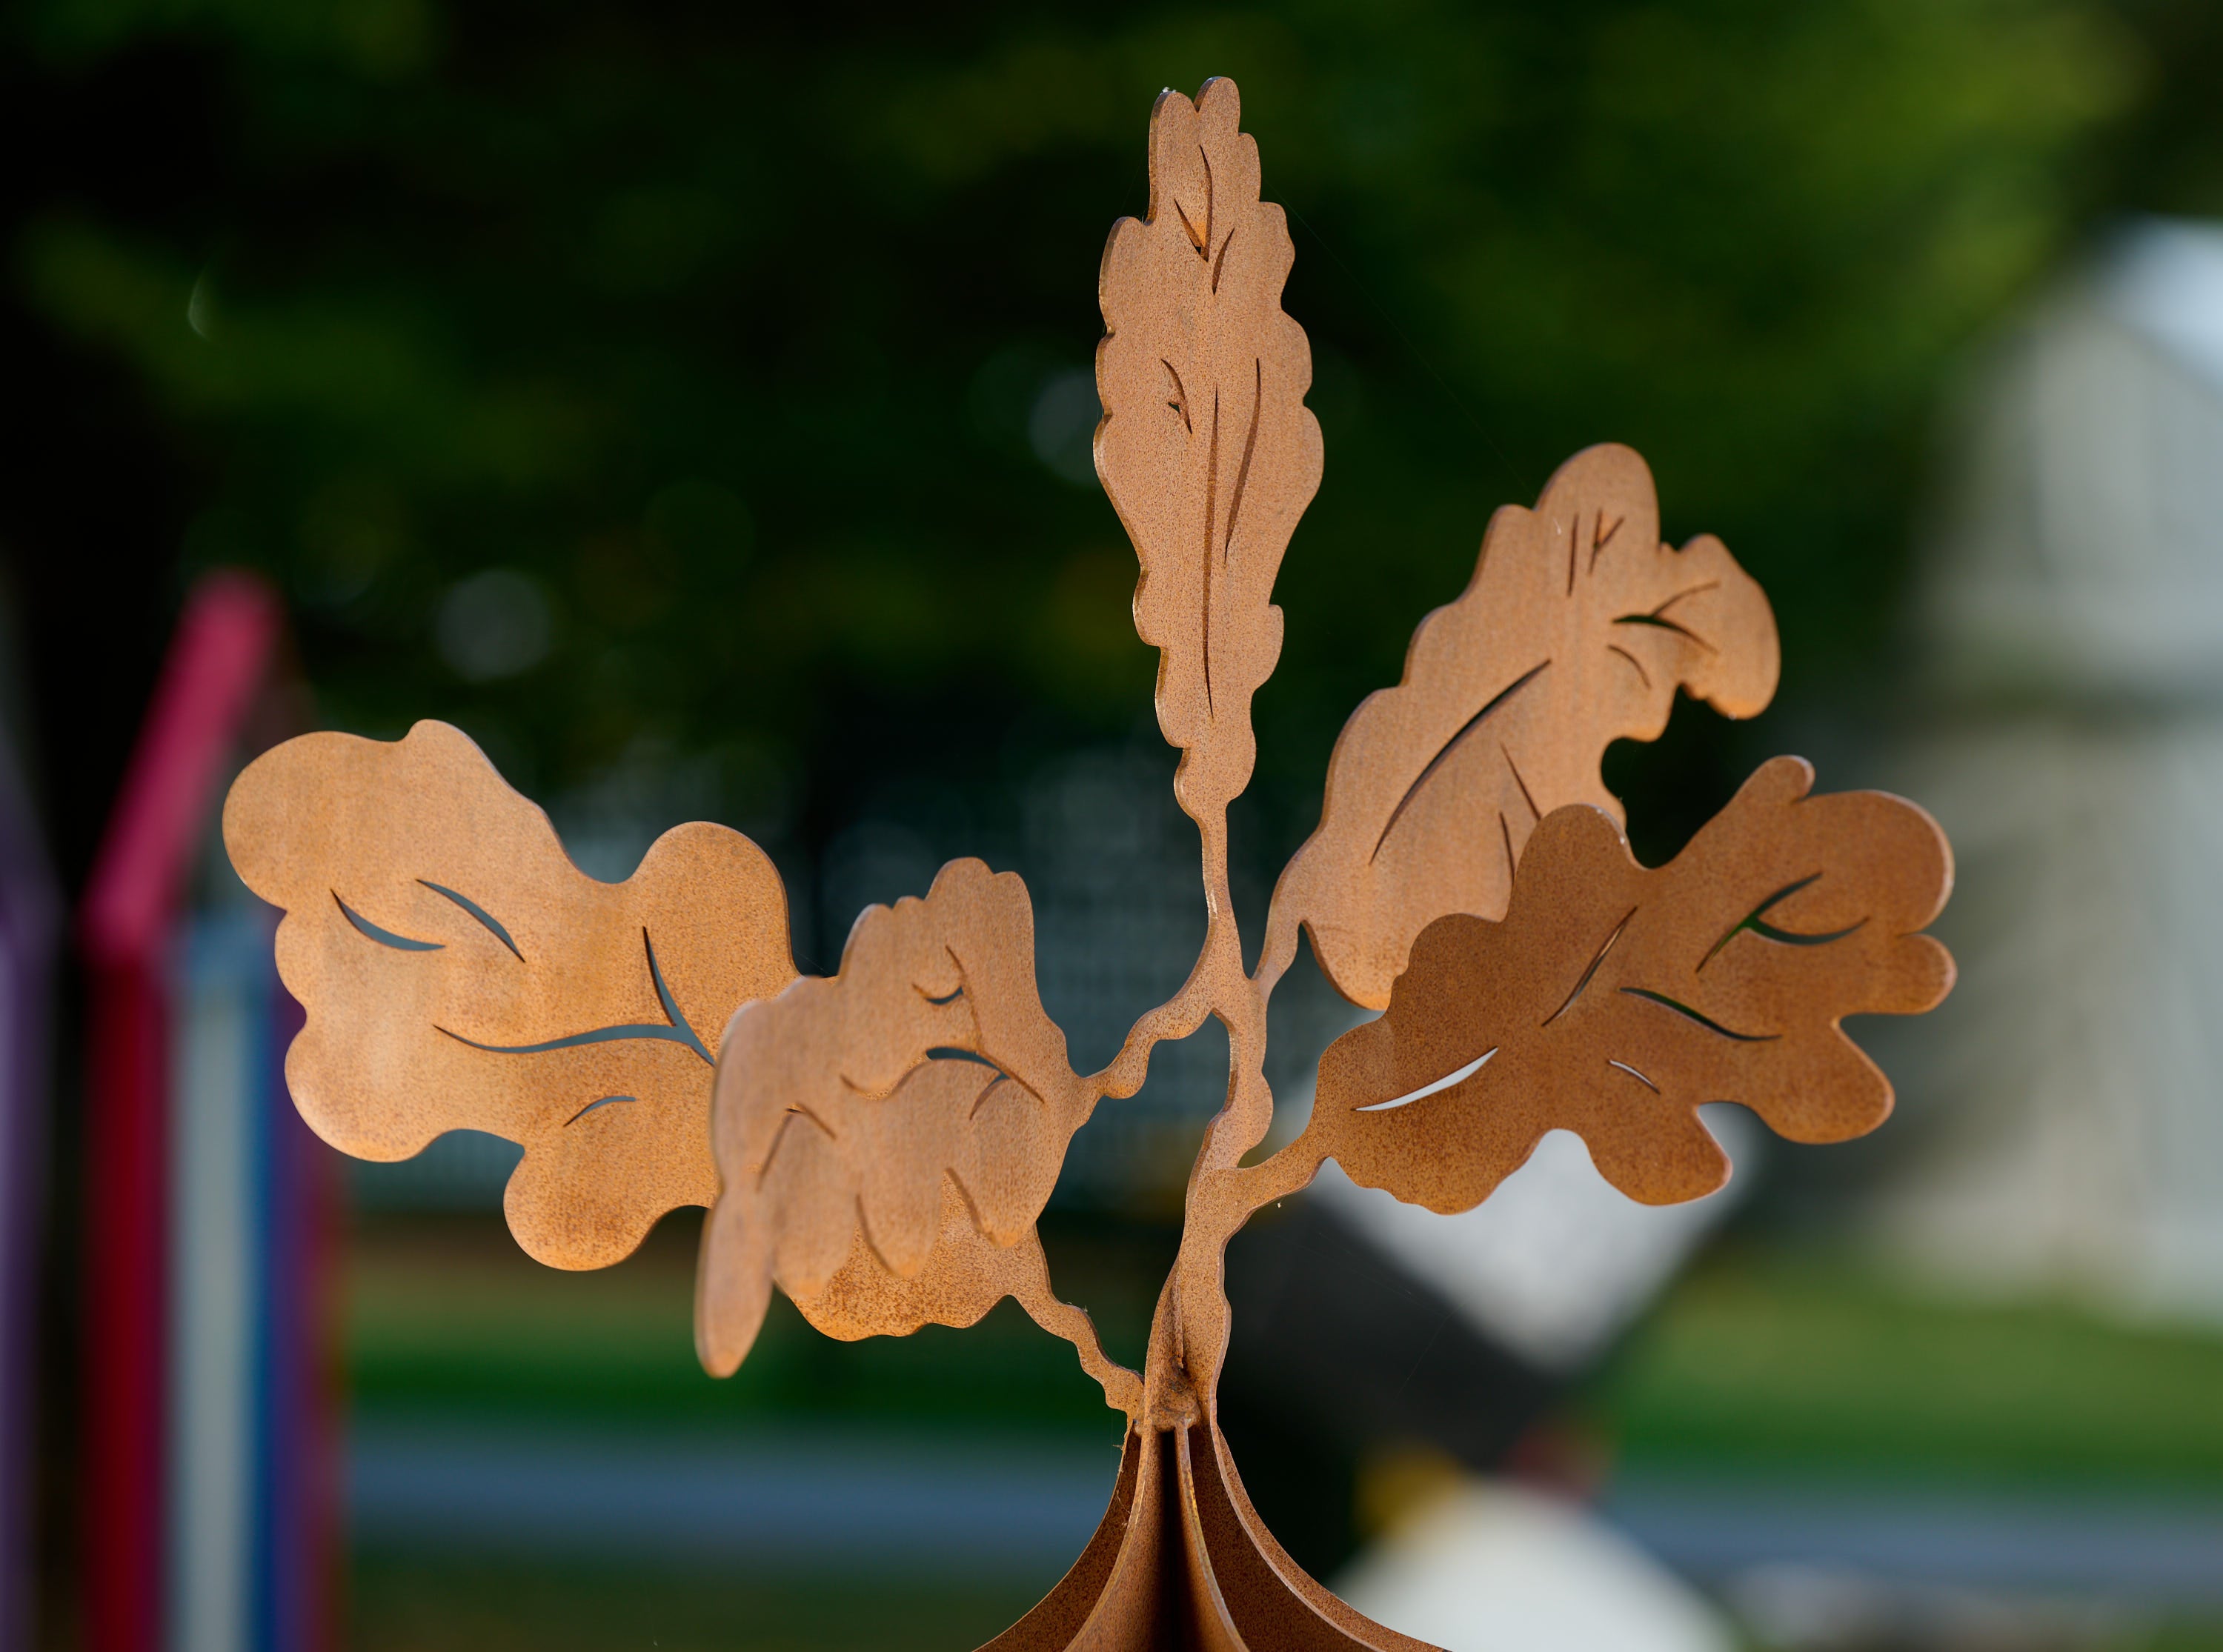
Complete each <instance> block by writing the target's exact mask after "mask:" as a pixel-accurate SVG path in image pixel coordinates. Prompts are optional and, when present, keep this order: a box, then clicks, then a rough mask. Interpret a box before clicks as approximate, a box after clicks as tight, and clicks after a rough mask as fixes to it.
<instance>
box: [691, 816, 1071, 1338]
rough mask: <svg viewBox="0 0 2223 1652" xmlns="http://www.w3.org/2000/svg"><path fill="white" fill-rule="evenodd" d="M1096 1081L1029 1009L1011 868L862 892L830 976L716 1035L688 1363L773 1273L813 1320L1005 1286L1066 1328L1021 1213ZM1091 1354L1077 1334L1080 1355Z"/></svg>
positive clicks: (912, 1318) (764, 1293)
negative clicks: (874, 898)
mask: <svg viewBox="0 0 2223 1652" xmlns="http://www.w3.org/2000/svg"><path fill="white" fill-rule="evenodd" d="M1098 1099H1099V1091H1098V1090H1097V1089H1096V1088H1095V1087H1094V1086H1093V1084H1091V1083H1090V1082H1089V1081H1088V1080H1086V1079H1084V1078H1081V1077H1078V1076H1077V1075H1075V1074H1074V1071H1073V1070H1072V1069H1071V1067H1070V1066H1068V1065H1067V1058H1066V1046H1065V1035H1064V1033H1061V1032H1060V1031H1059V1030H1058V1028H1057V1026H1056V1024H1055V1022H1054V1021H1051V1020H1050V1019H1049V1015H1048V1014H1045V1013H1044V1012H1043V1009H1042V1000H1041V998H1040V996H1038V994H1037V992H1036V987H1035V977H1034V914H1033V909H1032V908H1031V906H1030V903H1029V901H1028V899H1027V891H1026V885H1025V884H1024V883H1022V882H1021V881H1020V879H1019V878H1018V876H1017V875H1016V874H1014V873H1010V872H1005V873H1002V874H993V873H991V872H990V871H989V870H988V869H987V868H986V866H985V865H983V864H981V863H980V862H979V861H977V860H957V861H952V862H951V863H950V864H948V865H947V866H945V867H943V868H942V870H941V873H940V875H939V876H936V877H935V880H934V886H933V888H932V889H929V891H928V893H927V895H926V897H925V899H923V900H918V899H905V900H903V901H897V903H896V904H895V906H894V907H893V908H888V907H872V908H866V911H865V913H864V914H863V915H862V916H860V918H859V919H858V920H857V923H856V926H855V927H854V928H853V929H852V930H851V932H850V934H849V940H848V944H847V946H846V947H845V948H844V949H843V951H842V954H841V972H840V973H839V974H837V975H834V976H833V977H824V978H820V977H810V978H806V979H803V980H801V981H797V983H795V984H794V985H792V986H790V988H788V989H787V990H786V991H785V992H784V993H782V994H781V995H780V996H778V997H777V998H774V999H771V1000H768V1001H765V1002H757V1003H753V1004H749V1005H747V1006H746V1007H744V1008H742V1009H741V1010H740V1013H739V1014H736V1015H735V1016H734V1023H733V1025H732V1027H730V1028H729V1029H728V1030H727V1034H726V1042H725V1049H724V1052H723V1054H722V1055H721V1057H720V1059H719V1065H718V1078H717V1090H716V1101H715V1106H714V1116H713V1123H712V1134H713V1139H714V1141H715V1149H716V1153H717V1160H718V1167H719V1170H720V1171H721V1174H722V1178H723V1191H722V1193H721V1196H720V1198H719V1200H718V1203H717V1205H716V1208H715V1209H714V1210H713V1211H712V1212H711V1215H710V1219H709V1221H708V1224H707V1225H706V1226H705V1228H704V1230H703V1249H702V1267H701V1269H700V1271H699V1272H698V1275H697V1280H698V1285H697V1295H696V1341H697V1347H698V1349H699V1351H700V1353H701V1354H702V1362H703V1364H704V1365H705V1366H708V1368H709V1369H710V1370H711V1371H712V1372H716V1373H718V1374H720V1375H724V1374H727V1373H728V1372H732V1371H733V1370H734V1368H735V1367H737V1366H739V1365H740V1362H741V1360H742V1359H743V1358H744V1357H746V1354H747V1353H748V1350H749V1347H750V1346H751V1345H752V1344H753V1342H754V1341H755V1338H756V1335H757V1331H758V1329H759V1325H760V1324H761V1323H762V1321H763V1318H764V1314H765V1307H766V1304H767V1303H768V1301H769V1299H770V1295H771V1286H772V1285H773V1283H774V1282H775V1281H776V1282H777V1283H778V1285H779V1286H780V1288H781V1289H782V1290H783V1291H785V1292H786V1293H787V1295H788V1296H789V1297H790V1298H791V1299H792V1300H793V1301H794V1303H796V1305H797V1307H798V1308H799V1309H801V1310H802V1311H803V1316H804V1317H805V1318H806V1319H808V1320H809V1321H810V1322H811V1323H812V1324H814V1325H816V1326H817V1327H818V1328H819V1329H821V1330H822V1331H825V1332H827V1333H828V1334H829V1335H834V1336H840V1337H847V1338H853V1337H860V1336H869V1335H902V1334H904V1333H907V1332H910V1331H913V1330H916V1329H918V1327H919V1326H921V1325H923V1324H928V1323H935V1324H943V1325H970V1324H972V1323H973V1322H975V1321H977V1320H979V1317H980V1316H982V1315H983V1314H985V1313H986V1312H987V1311H988V1310H989V1309H990V1308H992V1307H993V1306H994V1305H995V1304H996V1303H998V1301H1000V1300H1001V1299H1002V1298H1003V1297H1004V1296H1006V1295H1014V1296H1017V1297H1019V1299H1020V1301H1021V1302H1022V1303H1023V1305H1025V1306H1026V1307H1027V1309H1028V1310H1029V1311H1030V1312H1032V1313H1034V1314H1035V1315H1036V1317H1037V1318H1038V1319H1045V1321H1046V1322H1052V1321H1055V1322H1052V1323H1051V1329H1055V1330H1059V1331H1060V1332H1061V1334H1064V1335H1074V1336H1075V1337H1076V1341H1079V1340H1080V1338H1079V1336H1078V1335H1077V1332H1078V1331H1079V1329H1080V1328H1081V1327H1085V1326H1086V1317H1085V1316H1082V1315H1080V1310H1078V1309H1068V1308H1065V1307H1064V1306H1063V1305H1062V1304H1060V1303H1055V1299H1054V1298H1051V1297H1049V1278H1048V1272H1047V1265H1046V1264H1045V1262H1044V1261H1043V1259H1042V1247H1041V1241H1039V1239H1038V1238H1037V1237H1036V1233H1035V1222H1036V1218H1037V1217H1038V1216H1039V1215H1041V1214H1042V1207H1043V1205H1044V1204H1046V1203H1048V1202H1049V1194H1050V1190H1051V1188H1052V1186H1053V1185H1055V1183H1056V1180H1057V1173H1058V1169H1059V1167H1060V1165H1061V1164H1062V1163H1063V1161H1064V1158H1065V1150H1066V1146H1067V1142H1068V1141H1069V1140H1071V1138H1072V1135H1073V1133H1074V1131H1075V1130H1077V1129H1079V1128H1080V1126H1081V1125H1082V1124H1083V1123H1084V1122H1086V1120H1087V1118H1088V1116H1089V1114H1090V1113H1091V1112H1092V1111H1093V1109H1094V1108H1095V1105H1096V1102H1097V1101H1098ZM1093 1350H1094V1339H1093V1333H1092V1334H1089V1335H1088V1336H1087V1337H1086V1341H1085V1342H1083V1345H1082V1350H1081V1351H1082V1355H1083V1360H1084V1363H1089V1361H1090V1356H1091V1354H1092V1352H1093ZM1096 1358H1097V1360H1099V1361H1100V1359H1101V1356H1100V1354H1098V1355H1097V1356H1096ZM1105 1363H1108V1362H1105ZM1090 1368H1091V1370H1092V1371H1093V1372H1096V1373H1097V1374H1098V1375H1099V1377H1100V1376H1101V1375H1102V1374H1103V1373H1102V1371H1101V1370H1100V1369H1099V1366H1098V1365H1097V1364H1094V1363H1092V1364H1091V1365H1090Z"/></svg>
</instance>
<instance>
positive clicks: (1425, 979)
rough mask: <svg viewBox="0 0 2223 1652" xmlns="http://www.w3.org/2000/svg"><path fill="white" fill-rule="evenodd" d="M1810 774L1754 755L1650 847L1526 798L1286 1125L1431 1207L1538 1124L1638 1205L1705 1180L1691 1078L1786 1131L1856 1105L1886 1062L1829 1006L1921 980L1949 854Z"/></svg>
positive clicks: (1846, 1120)
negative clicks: (1531, 810) (1495, 908)
mask: <svg viewBox="0 0 2223 1652" xmlns="http://www.w3.org/2000/svg"><path fill="white" fill-rule="evenodd" d="M1813 780H1814V774H1813V770H1812V769H1810V768H1809V767H1808V766H1807V765H1806V764H1805V763H1803V762H1801V761H1800V760H1799V759H1798V758H1796V757H1778V758H1777V759H1776V760H1775V761H1774V762H1773V763H1768V764H1766V766H1765V767H1763V768H1762V769H1760V771H1759V772H1758V773H1757V774H1755V775H1754V776H1753V777H1752V778H1751V779H1750V780H1748V781H1747V782H1745V784H1744V787H1743V788H1742V789H1741V791H1739V792H1738V794H1737V795H1736V797H1735V799H1734V800H1733V801H1731V802H1730V804H1729V807H1727V808H1725V809H1723V810H1722V812H1721V813H1720V814H1718V815H1716V817H1715V818H1714V820H1712V822H1711V823H1710V824H1709V825H1708V826H1705V827H1704V828H1703V830H1702V831H1700V832H1699V833H1698V835H1697V837H1696V838H1694V839H1691V844H1690V846H1689V847H1688V848H1686V849H1685V850H1684V851H1683V852H1682V853H1681V854H1679V855H1678V856H1677V857H1675V858H1674V859H1673V860H1672V861H1671V862H1669V863H1668V864H1666V865H1665V866H1662V867H1660V868H1659V870H1656V871H1647V870H1646V869H1645V868H1643V867H1641V866H1640V865H1638V864H1636V861H1635V859H1634V857H1632V856H1631V855H1630V854H1629V852H1628V845H1627V844H1626V843H1625V842H1624V841H1623V840H1622V836H1621V834H1620V832H1618V831H1616V830H1615V827H1614V825H1613V823H1612V822H1611V821H1610V820H1608V819H1607V818H1606V817H1605V816H1604V815H1603V814H1602V813H1599V812H1598V811H1596V809H1593V808H1590V807H1586V806H1584V805H1583V804H1579V803H1578V804H1571V805H1569V806H1568V807H1565V808H1563V809H1559V810H1557V811H1555V812H1554V813H1552V814H1551V815H1549V816H1547V817H1546V819H1545V820H1544V822H1543V824H1542V825H1541V826H1539V827H1538V828H1537V829H1536V832H1535V834H1534V835H1533V837H1532V838H1531V839H1529V841H1528V845H1527V850H1526V851H1525V852H1524V853H1523V855H1522V857H1521V876H1519V878H1518V879H1516V880H1515V883H1514V887H1513V901H1512V905H1511V907H1510V908H1509V909H1508V911H1507V913H1506V914H1505V917H1504V919H1503V920H1502V921H1501V922H1496V923H1493V922H1491V921H1490V920H1488V919H1486V918H1475V917H1465V916H1452V917H1446V918H1439V919H1438V920H1436V921H1435V922H1434V923H1433V924H1431V925H1429V926H1428V927H1427V928H1426V929H1425V930H1423V931H1422V932H1421V933H1420V939H1419V940H1418V941H1417V942H1415V943H1414V947H1413V957H1412V961H1411V964H1410V965H1409V966H1408V967H1407V970H1406V971H1405V973H1404V974H1403V975H1402V976H1401V977H1399V978H1398V981H1397V984H1396V988H1395V990H1394V992H1393V993H1392V994H1391V996H1390V999H1389V1011H1388V1013H1387V1014H1384V1015H1383V1016H1382V1018H1381V1020H1379V1021H1370V1022H1368V1023H1367V1024H1366V1025H1364V1026H1363V1027H1354V1028H1353V1029H1352V1030H1351V1031H1350V1032H1348V1033H1345V1034H1344V1035H1343V1037H1341V1038H1340V1039H1338V1040H1336V1042H1335V1043H1334V1044H1333V1045H1332V1046H1330V1047H1329V1049H1328V1052H1327V1053H1326V1055H1325V1056H1324V1057H1322V1058H1321V1059H1320V1066H1319V1093H1318V1096H1317V1099H1316V1100H1315V1102H1314V1104H1313V1117H1312V1121H1311V1123H1310V1125H1309V1126H1308V1127H1307V1131H1306V1135H1307V1137H1309V1138H1310V1139H1311V1140H1312V1142H1313V1145H1314V1146H1317V1147H1318V1148H1319V1150H1320V1151H1322V1152H1324V1153H1326V1154H1327V1155H1328V1156H1329V1157H1331V1158H1333V1159H1335V1160H1336V1161H1337V1162H1338V1164H1340V1165H1342V1166H1343V1167H1344V1169H1345V1171H1349V1172H1350V1174H1351V1179H1352V1180H1354V1181H1357V1182H1358V1183H1360V1184H1363V1185H1365V1186H1368V1187H1379V1188H1386V1189H1388V1190H1389V1191H1390V1192H1392V1193H1394V1194H1395V1195H1396V1196H1397V1197H1399V1198H1401V1199H1405V1200H1408V1201H1410V1202H1411V1203H1415V1204H1424V1205H1426V1206H1427V1207H1428V1208H1429V1209H1433V1210H1439V1211H1443V1212H1445V1213H1447V1214H1448V1213H1450V1212H1452V1211H1458V1210H1464V1209H1470V1208H1471V1207H1472V1206H1474V1205H1477V1204H1479V1203H1482V1201H1483V1199H1485V1198H1487V1197H1489V1192H1490V1190H1491V1189H1492V1188H1494V1187H1496V1185H1497V1184H1498V1183H1499V1182H1500V1181H1501V1180H1502V1179H1503V1178H1505V1177H1506V1176H1508V1175H1509V1174H1510V1173H1511V1172H1512V1171H1515V1170H1517V1169H1518V1168H1519V1167H1520V1166H1521V1162H1522V1161H1523V1160H1525V1159H1527V1157H1528V1154H1529V1153H1530V1152H1531V1151H1532V1150H1533V1148H1534V1147H1535V1146H1536V1143H1537V1141H1538V1140H1540V1138H1541V1137H1542V1135H1543V1134H1544V1133H1545V1132H1546V1130H1551V1129H1555V1128H1557V1129H1568V1130H1572V1131H1574V1132H1575V1133H1576V1134H1578V1135H1580V1136H1581V1137H1582V1138H1583V1140H1584V1141H1585V1142H1587V1143H1588V1144H1589V1146H1590V1157H1591V1158H1592V1159H1594V1160H1595V1161H1596V1165H1597V1167H1598V1170H1599V1171H1600V1173H1602V1174H1603V1176H1604V1177H1605V1178H1606V1179H1607V1180H1608V1181H1609V1182H1611V1183H1612V1184H1614V1185H1615V1187H1617V1188H1619V1189H1620V1190H1622V1192H1624V1193H1626V1194H1628V1196H1629V1197H1631V1198H1633V1199H1640V1200H1642V1201H1643V1202H1644V1203H1647V1204H1672V1203H1678V1202H1679V1201H1681V1200H1684V1199H1695V1198H1698V1197H1703V1195H1705V1194H1708V1193H1710V1192H1712V1191H1713V1190H1715V1189H1716V1188H1717V1187H1719V1186H1721V1184H1722V1183H1723V1182H1725V1181H1726V1180H1728V1179H1729V1160H1728V1159H1727V1158H1726V1157H1725V1156H1724V1155H1723V1153H1722V1150H1721V1148H1720V1147H1719V1146H1716V1143H1715V1141H1714V1139H1713V1137H1712V1136H1711V1135H1710V1134H1707V1131H1706V1129H1705V1127H1704V1126H1703V1125H1701V1124H1700V1123H1699V1122H1698V1117H1697V1109H1698V1107H1699V1105H1700V1104H1701V1103H1702V1102H1716V1101H1730V1102H1743V1103H1744V1104H1745V1105H1746V1106H1747V1107H1749V1108H1750V1109H1752V1110H1753V1111H1754V1112H1755V1113H1757V1114H1759V1115H1760V1117H1761V1118H1763V1119H1765V1120H1766V1121H1767V1123H1768V1124H1769V1126H1770V1127H1771V1128H1773V1129H1774V1130H1775V1131H1776V1133H1777V1134H1779V1135H1784V1136H1787V1137H1789V1138H1790V1139H1791V1140H1793V1141H1808V1142H1822V1141H1842V1140H1846V1139H1847V1138H1848V1137H1851V1136H1857V1135H1862V1134H1866V1133H1867V1132H1868V1131H1870V1130H1873V1128H1875V1127H1876V1126H1877V1125H1879V1124H1880V1123H1882V1122H1883V1120H1884V1118H1885V1115H1887V1114H1888V1113H1889V1112H1890V1111H1891V1086H1890V1084H1888V1083H1887V1082H1886V1080H1885V1078H1884V1076H1883V1074H1882V1073H1881V1072H1880V1071H1878V1070H1877V1069H1876V1067H1875V1065H1874V1064H1873V1062H1871V1061H1869V1060H1868V1058H1867V1057H1866V1056H1864V1055H1862V1054H1861V1052H1860V1050H1859V1048H1858V1047H1857V1046H1855V1044H1854V1043H1853V1041H1852V1040H1851V1039H1849V1038H1848V1037H1847V1036H1846V1035H1845V1033H1844V1032H1843V1030H1842V1027H1840V1026H1839V1022H1840V1021H1842V1018H1843V1017H1844V1016H1846V1015H1849V1014H1898V1015H1905V1014H1918V1013H1919V1012H1921V1011H1923V1010H1925V1009H1929V1008H1932V1007H1933V1006H1934V1005H1936V1002H1938V1001H1939V1000H1940V999H1941V998H1943V996H1945V993H1946V990H1947V989H1948V988H1949V987H1950V986H1951V984H1952V981H1953V965H1952V961H1951V959H1950V958H1948V957H1947V956H1946V953H1945V949H1944V948H1943V946H1940V945H1938V944H1937V943H1936V941H1934V940H1932V939H1930V937H1929V936H1927V935H1924V934H1921V933H1918V932H1919V931H1920V930H1921V929H1922V928H1923V927H1924V926H1925V925H1926V924H1928V923H1929V922H1930V920H1932V919H1933V918H1935V917H1936V915H1937V912H1938V908H1940V907H1942V906H1943V904H1944V900H1945V895H1946V893H1947V891H1948V889H1949V888H1950V886H1951V882H1952V862H1951V857H1950V853H1949V851H1948V850H1947V848H1946V845H1945V839H1944V836H1943V833H1941V832H1939V831H1938V830H1937V827H1936V823H1935V822H1933V821H1932V820H1930V817H1929V816H1928V815H1926V814H1924V813H1923V812H1922V811H1921V810H1919V809H1918V808H1916V807H1914V806H1913V805H1912V804H1911V803H1908V802H1905V801H1902V800H1900V799H1899V798H1896V797H1891V796H1886V795H1884V794H1882V793H1880V792H1845V793H1841V794H1838V795H1835V796H1829V797H1810V796H1808V795H1807V793H1808V791H1809V789H1810V788H1811V786H1812V785H1813Z"/></svg>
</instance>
